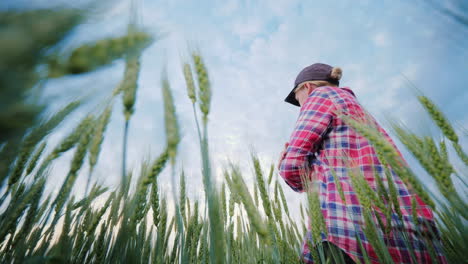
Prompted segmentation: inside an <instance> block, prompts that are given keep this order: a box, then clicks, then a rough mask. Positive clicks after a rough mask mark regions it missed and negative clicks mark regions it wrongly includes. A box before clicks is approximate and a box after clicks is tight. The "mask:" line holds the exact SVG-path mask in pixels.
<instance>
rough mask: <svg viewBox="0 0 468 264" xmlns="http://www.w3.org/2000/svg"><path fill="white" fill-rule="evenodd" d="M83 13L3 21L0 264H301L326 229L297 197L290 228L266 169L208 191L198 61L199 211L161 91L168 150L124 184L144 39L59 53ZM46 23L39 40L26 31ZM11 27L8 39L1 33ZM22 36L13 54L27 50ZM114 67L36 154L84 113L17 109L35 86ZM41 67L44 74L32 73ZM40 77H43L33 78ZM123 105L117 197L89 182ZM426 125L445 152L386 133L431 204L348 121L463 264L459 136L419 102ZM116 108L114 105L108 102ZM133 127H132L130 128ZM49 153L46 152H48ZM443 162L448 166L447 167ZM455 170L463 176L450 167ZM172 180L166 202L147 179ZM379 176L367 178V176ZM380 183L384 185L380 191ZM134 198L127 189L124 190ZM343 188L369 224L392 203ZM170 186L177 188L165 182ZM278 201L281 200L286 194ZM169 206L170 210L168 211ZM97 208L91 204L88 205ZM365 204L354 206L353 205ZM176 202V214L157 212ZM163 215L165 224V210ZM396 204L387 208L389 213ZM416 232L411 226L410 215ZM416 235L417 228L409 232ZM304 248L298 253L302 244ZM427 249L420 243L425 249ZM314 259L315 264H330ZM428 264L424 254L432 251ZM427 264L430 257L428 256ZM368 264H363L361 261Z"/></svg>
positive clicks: (193, 76)
mask: <svg viewBox="0 0 468 264" xmlns="http://www.w3.org/2000/svg"><path fill="white" fill-rule="evenodd" d="M84 17H85V15H84V14H83V11H78V10H65V9H54V10H52V9H51V10H47V9H43V10H30V11H17V12H13V11H11V12H4V13H2V14H0V25H1V27H2V30H1V31H0V39H2V40H8V41H2V42H1V44H0V47H1V50H7V51H8V52H0V85H1V94H0V102H1V104H0V105H1V106H0V110H1V111H0V112H1V115H0V129H1V133H0V161H1V164H0V177H1V178H0V179H1V182H2V183H1V192H0V196H1V197H0V207H1V208H4V209H3V211H1V215H0V253H1V254H0V259H1V262H2V263H302V258H301V250H302V244H303V243H304V237H305V234H306V232H307V226H306V223H307V221H308V220H307V219H308V218H310V219H311V223H312V225H311V227H312V236H314V237H317V236H320V234H321V233H323V232H326V230H323V227H322V225H321V224H320V223H321V221H322V219H321V218H322V215H321V210H320V201H319V199H318V196H317V195H316V194H315V193H314V192H311V191H310V192H307V196H308V199H307V203H306V204H304V205H302V204H301V205H300V212H301V219H300V220H299V221H297V219H293V218H292V217H291V213H290V209H289V208H288V202H287V200H286V197H285V191H286V190H283V188H282V187H281V185H280V184H279V182H278V180H277V179H276V178H277V177H273V176H274V174H275V173H277V172H276V170H275V165H274V164H268V165H265V164H261V162H260V161H259V159H258V157H257V156H256V155H255V154H251V156H250V160H251V161H252V164H253V168H252V169H253V170H252V171H253V172H254V178H255V184H254V186H253V187H248V185H247V184H246V182H245V178H246V176H245V175H242V173H241V170H240V168H239V166H238V165H236V164H231V165H230V166H228V167H226V168H225V170H224V182H223V183H222V185H217V184H216V181H215V180H214V175H213V172H212V171H211V170H212V165H211V163H210V153H209V142H208V131H207V130H208V117H209V115H210V103H211V94H212V87H211V84H210V77H209V71H208V68H209V65H207V64H206V63H205V61H204V60H203V57H202V56H201V54H200V53H199V52H197V51H192V52H191V57H190V59H189V60H188V61H186V62H185V63H184V64H183V73H184V75H183V76H180V78H183V79H184V80H185V83H186V86H187V96H188V98H189V99H190V100H191V102H192V106H193V113H194V118H195V121H196V129H197V133H198V139H199V145H200V157H201V162H202V164H201V167H202V170H201V171H200V173H201V175H202V177H203V188H204V193H205V196H204V199H199V200H193V199H192V200H191V199H189V198H188V195H187V193H186V184H187V181H189V180H187V179H186V178H185V175H184V174H183V173H181V174H180V175H175V171H176V169H175V168H176V166H177V164H178V161H177V156H178V153H179V152H180V151H181V150H180V149H179V142H180V131H179V130H180V129H179V124H178V117H177V114H176V108H175V105H174V99H173V94H172V90H171V86H170V80H168V79H167V78H166V77H164V76H163V77H164V78H163V81H162V83H161V85H160V87H161V93H162V95H163V98H164V122H165V128H164V129H165V135H166V138H167V141H166V144H165V148H164V151H163V152H162V153H160V155H159V156H158V157H157V158H155V159H154V160H149V161H142V162H141V164H140V168H141V169H140V173H139V174H138V175H132V173H131V170H129V169H128V168H127V166H126V164H125V160H126V159H125V157H126V155H127V154H126V148H127V144H128V143H127V142H128V141H127V139H128V129H129V126H130V123H129V121H130V120H131V118H132V115H133V113H134V111H135V108H134V105H135V101H136V99H137V98H136V97H137V89H138V85H137V80H138V74H139V72H140V60H141V57H142V56H143V51H144V50H145V48H146V47H148V46H149V45H151V43H152V42H153V41H154V37H153V36H151V35H150V34H148V33H146V32H145V31H143V30H141V29H139V28H138V26H136V25H130V26H129V27H128V32H127V34H126V35H124V36H121V37H117V38H108V39H102V40H99V41H96V42H92V43H87V44H85V45H82V46H80V47H78V48H75V49H73V50H70V51H68V53H67V54H68V55H67V56H61V55H60V54H58V53H57V52H55V49H54V47H56V46H57V45H58V44H59V43H60V42H61V41H62V40H63V39H64V38H65V37H66V36H67V34H69V32H71V31H72V30H73V29H74V28H75V27H76V26H77V25H79V24H80V23H81V22H82V21H83V19H84ZM38 19H41V20H43V21H46V22H47V23H46V24H47V25H48V26H47V27H45V28H41V30H39V29H38V28H36V26H37V25H36V24H35V23H34V21H37V20H38ZM6 29H8V30H6ZM27 37H28V38H32V39H33V40H34V41H28V42H27V43H26V44H24V45H18V44H19V43H23V42H24V39H25V38H27ZM115 60H124V61H125V72H124V76H123V81H122V82H120V83H119V85H118V86H117V87H116V88H115V89H114V90H113V92H112V94H110V95H109V96H108V98H107V99H106V101H105V102H102V105H104V106H105V107H104V108H103V109H101V110H100V111H97V110H96V111H94V112H90V113H88V114H87V115H86V116H85V118H83V119H82V120H79V122H76V124H75V128H74V129H73V130H72V131H71V132H70V133H69V134H68V135H66V136H65V137H63V138H62V140H61V142H60V143H59V144H57V145H56V146H47V147H46V145H47V137H48V135H49V134H51V133H54V131H55V130H56V128H57V127H58V126H59V125H60V124H61V123H62V122H64V121H65V120H67V118H68V116H69V115H70V114H71V113H72V112H74V111H76V110H77V109H79V108H80V107H81V105H82V104H83V103H84V101H81V100H77V101H73V102H70V103H69V104H67V105H66V106H64V107H63V108H62V109H61V110H60V111H57V112H56V113H55V114H54V115H52V116H50V117H48V118H44V117H43V116H42V115H41V113H43V112H44V111H45V108H46V106H44V105H40V104H36V103H34V102H31V101H30V100H28V96H27V94H28V92H29V91H31V90H32V89H37V88H38V87H39V88H40V87H41V85H42V83H43V81H44V80H46V79H53V78H59V77H63V76H71V75H79V74H86V73H89V72H93V71H95V70H97V69H100V68H101V67H105V66H107V65H109V64H110V63H111V62H113V61H115ZM38 68H40V69H42V70H38ZM44 69H46V70H44ZM117 98H121V99H122V100H121V101H122V102H123V107H124V113H123V114H124V120H125V126H124V137H123V139H122V140H123V146H124V149H123V155H124V156H123V162H122V173H121V175H119V177H120V178H121V184H120V186H119V188H117V189H109V188H108V187H106V186H101V185H98V184H94V185H92V186H91V184H90V183H91V182H92V181H91V179H92V177H93V170H94V168H95V167H96V164H98V161H99V155H100V153H101V145H102V142H103V140H104V138H105V136H106V133H107V132H108V129H107V126H108V123H109V122H110V120H111V119H112V118H113V116H112V114H113V111H112V109H113V106H114V104H115V103H116V101H117ZM418 99H419V102H420V103H421V105H422V106H423V107H424V109H425V110H426V112H427V113H428V115H429V116H430V117H431V118H432V120H433V121H434V123H435V124H436V125H437V126H438V127H439V128H440V131H441V132H442V133H443V135H444V136H443V140H442V141H439V140H436V139H433V138H430V137H423V136H418V135H417V134H415V133H413V132H411V131H409V130H408V129H406V128H405V127H403V126H402V125H399V124H398V123H397V122H395V123H394V125H393V129H394V131H395V133H396V134H397V135H398V138H399V140H400V141H401V142H402V143H403V144H404V145H405V146H406V148H407V149H408V150H409V152H410V153H411V154H412V155H413V156H414V157H415V160H417V161H418V162H419V163H420V164H419V165H420V166H422V167H423V168H424V169H425V170H426V171H427V173H428V174H429V175H430V176H431V177H433V179H434V180H435V182H436V184H437V187H438V192H439V193H431V192H430V191H429V190H428V188H427V186H425V184H424V183H422V182H421V180H420V179H419V178H418V177H417V176H416V175H415V174H414V172H413V171H412V170H411V168H403V167H399V164H401V163H398V160H397V158H396V155H395V152H394V151H393V150H392V149H389V148H388V146H387V145H386V144H385V142H383V141H382V138H381V137H380V136H379V135H378V134H377V133H375V131H373V130H372V129H371V128H368V127H366V126H363V125H362V124H359V123H357V122H355V121H353V120H348V121H349V123H350V124H351V125H352V126H353V128H355V129H356V130H357V131H358V132H360V133H361V134H363V135H364V136H366V137H367V138H368V139H369V140H370V142H372V144H373V145H374V146H375V147H376V148H377V149H378V150H379V151H380V154H381V156H380V158H381V159H382V160H383V161H384V162H386V163H388V164H389V165H390V166H392V168H393V169H395V171H398V172H399V175H401V177H402V179H403V180H404V181H405V182H406V183H407V184H410V185H411V186H412V187H413V189H414V191H415V192H416V193H417V194H418V195H419V196H420V197H421V198H422V199H423V200H424V201H425V202H426V203H427V204H430V205H431V207H432V208H433V210H434V212H435V213H436V215H437V224H438V227H439V231H440V236H441V239H442V243H443V250H444V252H445V255H446V256H447V259H448V260H449V262H450V263H468V261H467V258H466V257H465V256H464V253H465V252H468V243H467V242H466V241H468V238H467V234H468V230H467V225H466V222H467V219H468V214H467V212H468V204H467V203H466V194H463V193H458V192H457V190H456V188H455V186H454V181H453V178H454V177H456V178H457V182H460V183H461V184H462V185H463V186H462V187H461V189H466V187H467V185H466V179H467V176H468V174H467V171H466V168H467V166H468V157H467V154H466V152H465V151H464V150H463V149H462V147H461V146H460V144H459V135H457V133H456V131H455V130H454V129H453V127H452V125H451V124H450V122H449V121H448V120H447V118H445V116H444V114H443V113H442V112H441V111H440V110H439V109H438V108H437V106H436V105H435V104H434V103H433V102H432V101H431V100H430V99H429V98H427V97H425V96H424V95H420V96H419V97H418ZM119 102H120V101H119ZM133 125H136V126H138V124H136V123H135V124H133ZM48 149H51V151H46V150H48ZM449 151H453V152H454V153H455V154H456V155H451V156H449V155H448V152H449ZM65 153H72V160H71V163H70V165H69V171H68V173H67V174H66V175H62V179H63V183H62V184H61V187H60V189H59V191H58V193H57V195H55V196H54V195H53V194H52V193H47V192H45V185H46V183H47V181H49V178H48V176H49V173H50V168H51V166H53V165H54V163H56V162H59V161H58V158H59V157H60V156H62V155H64V154H65ZM454 159H457V161H456V162H458V163H460V162H461V163H462V164H463V166H464V167H463V168H464V170H459V169H456V168H455V167H454V166H453V162H454ZM86 162H87V163H88V164H89V168H90V170H89V176H88V184H87V186H86V196H85V197H84V198H83V199H81V200H76V199H75V197H74V193H73V188H74V185H75V183H76V178H77V175H78V173H79V172H80V170H82V167H83V165H84V164H85V163H86ZM163 170H170V172H171V178H172V180H173V182H175V180H176V179H179V182H180V185H179V188H178V190H172V191H169V190H163V189H161V188H160V185H159V183H158V176H159V175H160V174H161V172H162V171H163ZM377 178H378V176H377ZM380 180H382V181H386V179H380ZM132 182H133V183H135V186H136V188H135V189H134V190H133V189H132V188H130V185H131V183H132ZM353 185H355V186H353V187H354V188H355V189H356V190H360V191H357V192H358V196H359V199H360V200H361V199H362V200H361V202H363V204H364V203H367V208H369V213H370V214H372V213H373V212H372V208H373V205H376V206H379V197H389V199H390V200H392V199H393V198H392V197H394V196H395V193H393V192H392V189H391V187H389V188H379V191H378V193H377V194H374V193H371V192H370V191H369V187H368V186H366V182H365V181H360V180H356V181H354V182H353ZM173 187H174V188H175V184H173ZM287 191H289V190H287ZM168 195H172V199H168ZM98 199H101V200H104V204H103V205H100V204H99V203H97V202H96V201H97V200H98ZM364 201H365V202H364ZM169 202H174V205H170V204H168V203H169ZM172 206H173V207H174V208H175V210H174V213H169V210H168V207H172ZM398 206H399V205H398V202H396V203H395V202H393V203H392V206H389V207H388V208H386V210H388V212H387V213H388V214H396V215H398V210H399V208H398ZM414 221H415V223H416V224H417V221H418V219H417V217H414ZM366 224H368V225H369V226H372V227H373V228H374V229H373V230H370V231H372V232H369V233H368V234H367V233H366V236H367V235H368V238H369V241H370V242H371V244H372V246H373V247H374V248H375V249H376V250H377V251H378V252H380V254H378V256H379V262H380V263H392V260H391V259H389V257H388V256H389V254H388V250H387V248H386V247H385V246H384V245H383V246H382V243H381V242H382V241H381V239H380V238H379V237H378V236H373V234H377V233H378V232H382V231H381V230H379V229H380V227H379V225H375V224H372V223H366ZM417 226H419V225H417ZM305 243H308V242H307V241H306V242H305ZM427 245H428V248H429V249H432V247H431V241H427ZM321 250H322V249H321V248H319V252H318V253H317V252H315V251H314V252H313V253H314V254H315V255H314V259H316V260H317V263H339V262H340V261H339V260H336V259H325V258H324V257H323V254H320V253H321V252H320V251H321ZM431 254H433V255H434V254H435V253H434V252H433V251H432V252H431ZM434 261H435V258H434ZM364 263H369V259H364Z"/></svg>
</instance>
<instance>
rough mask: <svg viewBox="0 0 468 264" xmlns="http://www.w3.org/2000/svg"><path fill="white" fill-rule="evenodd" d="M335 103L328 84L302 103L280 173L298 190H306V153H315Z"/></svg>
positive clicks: (329, 120) (330, 118) (329, 122)
mask: <svg viewBox="0 0 468 264" xmlns="http://www.w3.org/2000/svg"><path fill="white" fill-rule="evenodd" d="M334 107H335V106H334V104H333V102H332V100H331V99H330V98H329V96H328V94H327V88H326V87H319V88H316V89H315V90H314V91H312V93H311V94H310V95H309V97H308V98H307V100H306V101H305V102H304V105H303V106H302V107H301V111H300V113H299V118H298V120H297V121H296V126H295V129H294V131H293V133H292V135H291V138H290V140H289V146H288V148H287V150H286V155H285V157H284V159H283V160H282V161H281V163H280V170H279V174H280V175H281V177H282V178H283V179H284V180H285V181H286V183H287V184H288V185H289V186H290V187H291V188H292V189H293V190H294V191H296V192H303V191H304V190H303V183H302V180H301V171H304V170H305V169H306V167H308V166H309V164H308V162H307V156H308V155H311V154H313V153H314V152H315V151H316V150H317V147H318V146H319V145H320V143H321V140H322V138H323V136H324V134H325V133H326V131H327V129H328V127H329V125H330V124H331V122H332V118H333V114H332V112H333V111H334Z"/></svg>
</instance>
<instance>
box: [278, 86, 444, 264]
mask: <svg viewBox="0 0 468 264" xmlns="http://www.w3.org/2000/svg"><path fill="white" fill-rule="evenodd" d="M337 112H346V113H347V115H348V116H351V117H364V116H365V117H367V120H370V122H371V123H373V125H374V126H375V127H376V128H378V130H379V131H380V132H381V133H382V134H383V136H384V137H385V138H386V139H387V140H388V141H389V142H390V143H391V144H392V145H393V146H394V147H395V149H396V146H395V144H394V143H393V141H392V139H391V138H390V137H389V136H388V134H387V133H386V132H385V130H384V129H383V128H381V127H380V126H379V125H378V123H377V122H376V121H375V119H373V118H372V117H371V116H370V115H369V114H367V113H366V112H365V110H364V109H363V107H362V106H361V105H360V104H359V103H358V101H357V100H356V98H355V95H354V93H353V92H352V91H351V90H350V89H349V88H338V87H328V86H325V87H319V88H316V89H314V90H313V91H312V93H311V94H310V95H309V97H308V98H307V100H306V101H305V102H304V104H303V105H302V107H301V109H300V114H299V118H298V119H297V122H296V126H295V129H294V131H293V133H292V135H291V138H290V141H289V146H288V148H287V149H286V155H285V157H284V159H283V160H282V161H281V163H280V172H279V173H280V175H281V176H282V177H283V179H284V180H285V181H286V183H287V184H288V185H289V186H290V187H291V188H292V189H293V190H294V191H297V192H303V191H305V190H304V185H303V183H302V181H301V176H300V172H301V171H304V168H306V167H307V169H308V172H307V176H308V177H309V178H310V179H311V180H312V182H313V183H314V186H316V187H317V189H318V194H319V197H320V203H321V209H322V213H323V216H324V218H325V223H326V229H327V233H328V234H327V235H325V234H323V233H322V238H323V240H327V241H329V242H331V243H333V244H335V245H336V246H338V247H339V248H341V249H342V250H343V251H344V252H346V253H347V254H348V255H349V256H350V257H351V258H352V259H353V260H354V261H355V262H356V263H359V261H361V262H362V263H364V262H363V252H362V251H361V249H360V246H359V244H358V241H357V240H356V236H357V235H359V238H360V240H361V242H362V244H363V247H364V248H365V249H366V251H367V254H368V256H369V258H370V259H371V262H372V263H378V259H377V255H376V253H375V251H374V250H373V248H372V246H371V245H370V243H369V241H368V240H367V238H366V237H365V235H364V233H363V231H362V226H363V223H364V221H363V216H362V207H361V205H360V204H359V202H358V198H357V196H356V193H355V192H354V190H353V187H352V184H351V180H350V178H349V177H348V176H349V175H347V172H346V168H347V166H346V165H345V163H346V161H345V160H344V158H343V157H347V159H348V161H349V160H350V161H351V162H352V163H353V167H357V168H358V169H359V170H360V171H361V173H362V175H364V178H365V179H366V181H367V182H368V183H369V185H370V186H371V188H373V189H374V190H377V187H376V183H375V180H374V179H375V178H374V173H375V172H376V171H377V172H378V173H379V174H380V175H381V178H382V180H383V181H384V184H385V185H386V180H385V176H384V175H385V174H384V166H382V165H381V163H380V161H379V159H378V158H377V154H376V152H375V150H374V148H373V147H372V145H371V144H370V143H369V141H368V140H367V139H366V138H364V137H363V136H361V135H360V134H358V133H357V132H355V131H354V130H353V129H352V128H351V127H350V126H348V125H347V124H345V122H344V121H343V120H342V119H340V118H339V117H338V116H337V114H336V113H337ZM398 153H399V154H400V152H398ZM400 155H401V154H400ZM331 170H333V171H334V172H335V173H334V174H335V175H336V176H337V177H338V179H339V183H340V184H341V187H342V189H343V191H344V194H345V199H346V202H345V201H343V200H341V198H340V195H339V193H338V191H337V189H336V186H335V181H334V178H333V173H331ZM391 174H392V176H393V181H394V183H395V186H396V188H397V191H398V194H399V197H398V200H399V204H400V208H401V211H402V215H403V223H402V224H403V225H400V226H404V231H407V232H409V234H410V235H411V237H410V241H411V242H412V243H411V246H412V247H413V248H414V252H415V257H416V259H417V263H431V258H430V254H429V251H428V250H427V249H426V246H425V242H424V241H425V239H423V238H422V237H421V236H420V235H418V232H416V231H415V226H414V224H413V221H412V217H411V216H412V210H411V200H412V196H413V194H412V192H410V191H409V190H408V188H407V187H406V186H405V184H404V183H403V182H402V181H401V180H400V178H399V177H398V176H397V175H396V174H395V173H394V172H393V170H391ZM382 200H384V199H383V197H382ZM416 200H417V201H418V210H417V211H418V212H417V213H418V218H419V220H427V221H426V223H430V226H431V227H432V228H434V229H433V230H434V232H435V234H436V238H432V239H431V240H432V241H433V242H434V247H435V251H436V254H437V255H438V261H439V263H446V262H447V261H446V259H445V257H444V256H443V254H442V251H441V244H440V239H439V237H438V233H437V230H436V229H435V224H434V216H433V213H432V211H431V209H430V208H429V207H428V206H427V205H426V204H424V203H423V202H422V200H421V199H419V197H417V196H416ZM384 203H386V201H385V200H384ZM376 210H377V211H379V209H376ZM378 214H379V215H380V216H381V218H382V219H383V222H384V223H386V219H385V216H384V214H383V213H382V212H380V211H379V213H378ZM373 217H374V220H376V218H375V216H373ZM392 219H393V220H392V226H393V227H395V225H396V223H397V221H398V216H397V215H396V214H395V213H393V215H392ZM399 222H400V224H401V221H399ZM376 223H377V221H376ZM376 225H377V226H378V224H376ZM378 230H379V232H380V236H381V237H382V238H383V239H384V241H385V243H386V246H387V248H388V250H389V253H390V255H391V256H392V258H393V260H394V262H395V263H412V261H411V259H412V257H411V256H410V253H409V250H408V249H407V246H406V245H405V242H404V240H403V239H402V237H401V235H400V234H401V232H397V231H395V229H393V230H392V231H391V232H390V233H389V234H388V235H384V234H383V232H382V231H381V230H380V228H379V229H378ZM306 237H307V238H308V239H311V234H310V219H309V232H308V233H307V236H306ZM303 258H304V260H305V262H306V263H313V260H312V257H311V254H310V249H309V247H308V244H307V243H305V241H304V244H303ZM358 259H359V261H357V260H358Z"/></svg>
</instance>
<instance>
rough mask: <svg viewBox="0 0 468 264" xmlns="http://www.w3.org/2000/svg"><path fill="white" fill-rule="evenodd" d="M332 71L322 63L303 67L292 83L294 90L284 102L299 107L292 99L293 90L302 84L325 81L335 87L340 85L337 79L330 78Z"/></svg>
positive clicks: (293, 98)
mask: <svg viewBox="0 0 468 264" xmlns="http://www.w3.org/2000/svg"><path fill="white" fill-rule="evenodd" d="M332 69H333V67H332V66H330V65H327V64H323V63H315V64H312V65H310V66H307V67H305V68H304V69H303V70H302V71H301V72H300V73H299V74H298V75H297V77H296V80H295V81H294V88H293V89H292V90H291V92H290V93H289V94H288V96H287V97H286V99H284V101H285V102H288V103H290V104H293V105H295V106H300V105H299V102H298V101H297V100H296V98H295V97H294V89H296V88H297V86H298V85H299V84H300V83H303V82H306V81H327V82H329V83H332V84H335V85H340V81H339V78H333V77H331V72H332Z"/></svg>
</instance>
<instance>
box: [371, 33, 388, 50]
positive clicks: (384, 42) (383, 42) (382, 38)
mask: <svg viewBox="0 0 468 264" xmlns="http://www.w3.org/2000/svg"><path fill="white" fill-rule="evenodd" d="M372 41H373V42H374V44H375V45H377V46H378V47H387V46H390V45H391V41H390V39H389V36H388V34H387V33H385V32H379V33H377V34H375V35H374V36H372Z"/></svg>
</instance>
